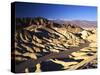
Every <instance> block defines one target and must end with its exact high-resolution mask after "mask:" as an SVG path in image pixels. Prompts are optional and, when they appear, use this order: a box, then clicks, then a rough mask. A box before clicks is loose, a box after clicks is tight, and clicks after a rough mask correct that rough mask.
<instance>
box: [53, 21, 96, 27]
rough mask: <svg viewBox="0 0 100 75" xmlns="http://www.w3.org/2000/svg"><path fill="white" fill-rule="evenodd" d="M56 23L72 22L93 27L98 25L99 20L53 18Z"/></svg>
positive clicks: (72, 23)
mask: <svg viewBox="0 0 100 75" xmlns="http://www.w3.org/2000/svg"><path fill="white" fill-rule="evenodd" d="M52 21H54V22H55V23H59V24H71V25H77V26H80V27H82V28H91V27H93V28H94V27H97V21H87V20H72V21H67V20H52Z"/></svg>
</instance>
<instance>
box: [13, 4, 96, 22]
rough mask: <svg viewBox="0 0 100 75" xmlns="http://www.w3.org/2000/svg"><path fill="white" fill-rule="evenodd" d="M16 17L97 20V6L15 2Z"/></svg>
mask: <svg viewBox="0 0 100 75" xmlns="http://www.w3.org/2000/svg"><path fill="white" fill-rule="evenodd" d="M15 12H16V17H38V16H40V17H45V18H48V19H65V20H90V21H96V20H97V7H94V6H92V7H90V6H74V5H55V4H52V5H51V4H39V3H16V6H15Z"/></svg>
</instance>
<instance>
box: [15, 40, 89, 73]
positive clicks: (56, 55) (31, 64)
mask: <svg viewBox="0 0 100 75" xmlns="http://www.w3.org/2000/svg"><path fill="white" fill-rule="evenodd" d="M89 44H90V42H88V41H86V43H85V44H83V43H81V44H80V46H79V47H72V48H69V49H68V50H66V51H62V52H60V53H50V54H48V55H45V56H43V57H40V58H38V59H37V60H32V59H29V60H27V61H25V62H22V63H21V64H19V65H16V69H15V72H23V71H24V69H25V68H27V67H28V68H32V67H35V66H36V64H38V63H41V62H43V61H45V60H47V59H51V58H67V57H68V56H69V55H70V54H71V53H72V52H75V51H79V50H80V49H82V48H84V47H88V46H89ZM23 65H24V66H23Z"/></svg>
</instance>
